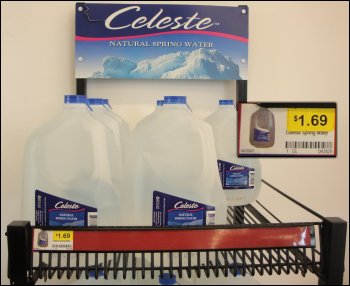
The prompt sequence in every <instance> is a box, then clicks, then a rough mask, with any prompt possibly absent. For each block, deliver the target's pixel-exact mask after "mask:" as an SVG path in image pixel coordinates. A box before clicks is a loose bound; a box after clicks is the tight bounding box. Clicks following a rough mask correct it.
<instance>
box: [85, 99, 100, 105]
mask: <svg viewBox="0 0 350 286" xmlns="http://www.w3.org/2000/svg"><path fill="white" fill-rule="evenodd" d="M87 102H88V104H89V105H103V98H88V99H87Z"/></svg>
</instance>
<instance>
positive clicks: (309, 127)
mask: <svg viewBox="0 0 350 286" xmlns="http://www.w3.org/2000/svg"><path fill="white" fill-rule="evenodd" d="M334 129H335V108H288V112H287V130H288V131H289V132H298V131H333V130H334Z"/></svg>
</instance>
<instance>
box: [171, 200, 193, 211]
mask: <svg viewBox="0 0 350 286" xmlns="http://www.w3.org/2000/svg"><path fill="white" fill-rule="evenodd" d="M174 208H175V209H196V208H198V204H196V203H191V204H189V203H187V202H185V203H184V202H183V201H179V202H177V203H176V204H175V205H174Z"/></svg>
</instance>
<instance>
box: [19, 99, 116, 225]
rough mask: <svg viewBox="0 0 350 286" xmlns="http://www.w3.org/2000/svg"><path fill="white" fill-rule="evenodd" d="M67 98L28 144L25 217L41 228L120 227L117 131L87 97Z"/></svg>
mask: <svg viewBox="0 0 350 286" xmlns="http://www.w3.org/2000/svg"><path fill="white" fill-rule="evenodd" d="M64 102H65V104H64V108H63V111H62V112H61V113H60V114H59V115H58V116H57V117H56V118H54V119H52V120H51V121H49V122H48V123H46V124H45V125H44V126H42V127H41V128H40V129H39V130H37V131H36V132H34V133H33V134H32V136H31V137H30V139H29V141H28V142H27V146H26V151H25V162H24V185H23V205H22V211H23V213H22V216H23V219H25V220H30V221H31V223H32V224H36V225H38V226H47V225H49V226H67V225H69V226H96V225H98V226H101V225H110V226H112V225H119V224H121V222H122V221H123V220H122V215H123V210H122V205H123V202H122V201H121V198H120V195H119V193H118V186H117V184H116V182H115V180H114V176H113V173H114V172H116V170H112V168H114V166H115V164H114V163H113V162H112V159H113V160H115V158H114V157H115V156H114V154H115V153H118V152H120V151H119V150H116V148H115V144H114V142H115V137H114V134H113V132H112V131H111V130H110V129H109V128H107V127H106V126H105V125H104V124H103V123H101V122H100V121H98V120H96V119H95V118H94V117H93V116H92V111H91V109H90V107H89V106H88V105H87V99H86V97H85V96H81V95H67V96H65V98H64Z"/></svg>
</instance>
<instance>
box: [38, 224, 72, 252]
mask: <svg viewBox="0 0 350 286" xmlns="http://www.w3.org/2000/svg"><path fill="white" fill-rule="evenodd" d="M73 234H74V232H73V231H71V230H44V229H40V228H35V229H34V236H33V250H34V251H37V250H54V251H67V250H73V238H74V236H73Z"/></svg>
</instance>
